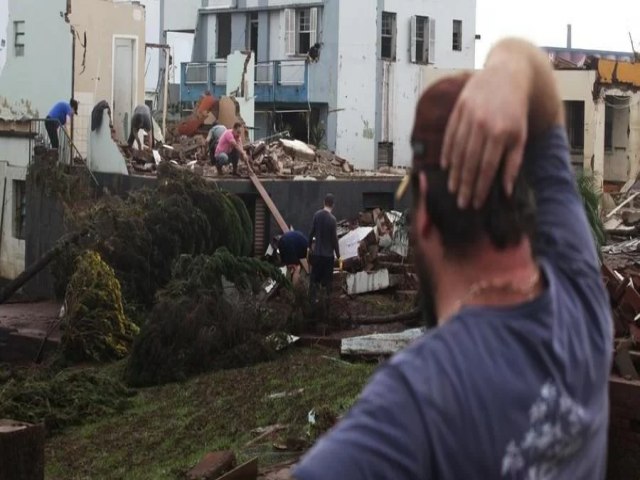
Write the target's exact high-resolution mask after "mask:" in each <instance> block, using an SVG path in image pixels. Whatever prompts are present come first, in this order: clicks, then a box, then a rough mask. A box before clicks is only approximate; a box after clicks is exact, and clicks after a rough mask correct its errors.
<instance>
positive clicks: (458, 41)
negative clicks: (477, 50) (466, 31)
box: [452, 20, 462, 52]
mask: <svg viewBox="0 0 640 480" xmlns="http://www.w3.org/2000/svg"><path fill="white" fill-rule="evenodd" d="M452 48H453V51H455V52H461V51H462V20H454V21H453V46H452Z"/></svg>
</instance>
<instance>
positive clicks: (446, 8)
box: [351, 0, 476, 167]
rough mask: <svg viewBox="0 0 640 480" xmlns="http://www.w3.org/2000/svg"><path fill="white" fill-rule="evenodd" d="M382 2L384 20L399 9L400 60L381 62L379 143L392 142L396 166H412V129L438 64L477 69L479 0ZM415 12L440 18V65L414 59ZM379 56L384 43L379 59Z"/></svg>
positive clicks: (380, 4) (397, 40)
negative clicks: (458, 45) (456, 44)
mask: <svg viewBox="0 0 640 480" xmlns="http://www.w3.org/2000/svg"><path fill="white" fill-rule="evenodd" d="M378 3H379V12H378V15H379V16H378V21H380V19H381V14H382V11H384V12H391V13H395V14H396V29H397V35H396V60H395V61H394V62H387V61H379V64H380V65H379V67H378V72H377V75H378V81H377V82H376V85H377V92H376V98H377V99H379V103H380V107H379V108H378V115H377V118H376V126H377V131H376V145H377V142H392V143H393V156H394V165H399V166H408V165H410V164H411V146H410V134H411V124H412V122H413V115H414V111H415V106H416V103H417V101H418V98H419V97H420V94H421V93H422V91H423V86H424V85H425V83H426V78H427V77H428V76H429V75H430V74H431V72H430V71H431V70H434V69H435V68H438V69H440V68H441V69H473V68H474V65H475V43H476V40H475V35H476V0H449V1H447V2H436V1H424V0H380V1H379V2H378ZM414 15H417V16H424V17H429V18H432V19H435V22H436V27H435V30H436V40H435V47H436V52H435V63H434V65H431V66H425V65H419V64H415V63H411V18H412V16H414ZM454 19H455V20H461V21H462V50H461V51H454V50H453V20H454ZM378 30H379V28H378ZM358 31H359V29H356V30H353V31H352V33H351V35H353V36H355V35H357V34H358ZM377 35H379V33H377ZM378 43H379V41H378ZM379 56H380V46H378V51H377V57H376V58H379ZM432 78H433V77H432ZM385 90H386V91H385ZM371 167H373V165H371Z"/></svg>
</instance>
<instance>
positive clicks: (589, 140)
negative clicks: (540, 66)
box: [545, 48, 640, 191]
mask: <svg viewBox="0 0 640 480" xmlns="http://www.w3.org/2000/svg"><path fill="white" fill-rule="evenodd" d="M545 50H546V51H547V53H548V54H549V60H550V61H551V62H552V63H553V65H554V67H555V69H556V72H555V75H556V79H557V81H558V85H559V86H560V93H561V95H562V98H563V100H564V104H565V110H566V124H567V134H568V137H569V142H570V144H571V154H572V161H573V163H574V165H575V167H576V169H578V170H580V169H585V170H589V171H592V172H594V173H595V177H596V179H597V181H598V182H599V184H600V186H601V187H605V186H606V189H607V190H614V191H615V190H619V189H620V188H621V187H622V186H623V185H625V184H626V183H627V182H629V181H632V182H634V181H635V179H636V178H637V176H638V173H640V63H634V60H635V59H634V55H633V54H632V53H624V52H607V51H597V50H580V49H572V48H545Z"/></svg>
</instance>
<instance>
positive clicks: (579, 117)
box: [564, 101, 584, 152]
mask: <svg viewBox="0 0 640 480" xmlns="http://www.w3.org/2000/svg"><path fill="white" fill-rule="evenodd" d="M564 110H565V118H566V125H567V136H568V137H569V145H570V146H571V150H572V151H578V152H582V151H583V150H584V102H579V101H568V102H564Z"/></svg>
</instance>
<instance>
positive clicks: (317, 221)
mask: <svg viewBox="0 0 640 480" xmlns="http://www.w3.org/2000/svg"><path fill="white" fill-rule="evenodd" d="M334 204H335V198H334V197H333V195H332V194H331V193H329V194H328V195H327V196H326V197H325V199H324V208H323V209H322V210H318V211H317V212H316V214H315V215H314V216H313V226H312V227H311V233H310V234H309V242H310V244H309V247H310V249H311V283H310V286H309V293H310V296H311V302H312V303H315V302H316V300H317V295H318V287H323V289H324V292H323V294H324V295H326V300H327V302H325V307H327V306H328V300H329V295H330V294H331V282H332V281H333V264H334V262H335V258H336V257H337V258H340V245H339V244H338V233H337V229H338V227H337V222H336V217H334V216H333V213H332V212H333V207H334ZM334 253H335V257H334Z"/></svg>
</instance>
